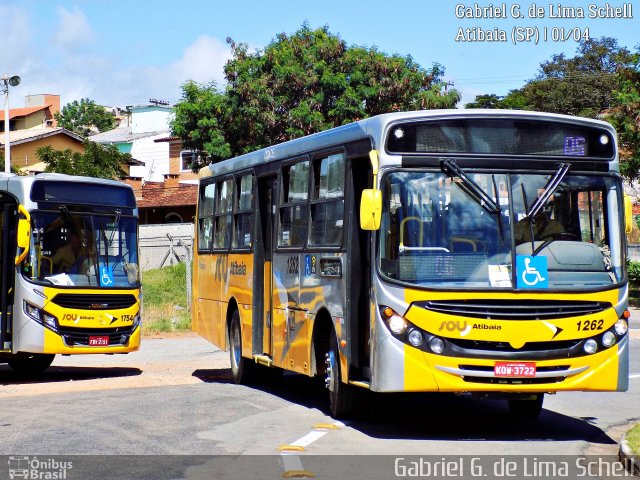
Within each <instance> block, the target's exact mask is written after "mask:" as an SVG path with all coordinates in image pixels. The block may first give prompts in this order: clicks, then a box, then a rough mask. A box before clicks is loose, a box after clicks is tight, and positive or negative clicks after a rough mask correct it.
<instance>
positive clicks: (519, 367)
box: [493, 362, 536, 377]
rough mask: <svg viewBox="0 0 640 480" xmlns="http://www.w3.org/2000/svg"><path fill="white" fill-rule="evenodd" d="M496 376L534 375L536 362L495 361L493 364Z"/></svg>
mask: <svg viewBox="0 0 640 480" xmlns="http://www.w3.org/2000/svg"><path fill="white" fill-rule="evenodd" d="M493 373H494V374H495V376H496V377H535V376H536V364H535V363H533V362H496V364H495V365H494V366H493Z"/></svg>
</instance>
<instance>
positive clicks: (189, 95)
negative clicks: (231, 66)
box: [172, 81, 231, 168]
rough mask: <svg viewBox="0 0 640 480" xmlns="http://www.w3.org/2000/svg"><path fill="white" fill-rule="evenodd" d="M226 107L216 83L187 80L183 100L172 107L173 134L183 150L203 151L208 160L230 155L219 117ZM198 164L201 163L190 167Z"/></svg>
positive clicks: (215, 160)
mask: <svg viewBox="0 0 640 480" xmlns="http://www.w3.org/2000/svg"><path fill="white" fill-rule="evenodd" d="M226 108H227V107H226V103H225V97H224V95H223V94H221V93H220V92H218V90H217V89H216V85H215V83H213V82H212V83H209V84H206V85H198V84H197V83H195V82H192V81H189V82H187V83H185V84H184V85H182V99H181V100H180V102H178V103H177V104H176V106H175V109H174V110H175V117H174V120H173V123H172V130H173V134H174V135H177V136H179V137H180V138H181V140H182V145H183V147H184V148H185V149H187V150H195V151H198V152H202V156H203V157H206V158H207V159H208V160H209V161H211V162H217V161H220V160H222V159H225V158H229V157H230V156H231V148H230V147H229V144H228V143H227V142H226V140H225V135H224V131H223V130H222V128H221V126H220V121H219V120H218V119H219V118H224V116H225V111H226ZM203 160H204V159H203ZM198 166H202V165H200V164H197V165H195V166H193V167H198ZM193 167H192V168H193Z"/></svg>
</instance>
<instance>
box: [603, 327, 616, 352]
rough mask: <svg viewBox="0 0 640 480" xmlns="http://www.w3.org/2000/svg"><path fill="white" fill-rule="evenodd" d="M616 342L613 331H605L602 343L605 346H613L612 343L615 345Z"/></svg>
mask: <svg viewBox="0 0 640 480" xmlns="http://www.w3.org/2000/svg"><path fill="white" fill-rule="evenodd" d="M615 343H616V336H615V334H614V333H613V332H611V331H609V332H604V335H602V345H603V346H604V347H607V348H609V347H611V346H612V345H614V344H615Z"/></svg>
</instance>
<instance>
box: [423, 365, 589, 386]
mask: <svg viewBox="0 0 640 480" xmlns="http://www.w3.org/2000/svg"><path fill="white" fill-rule="evenodd" d="M436 368H437V369H438V370H440V371H442V372H446V373H449V374H451V375H456V376H458V377H460V378H461V379H462V380H464V381H465V382H469V383H484V384H495V385H537V384H544V383H560V382H562V381H564V380H565V379H566V378H567V377H570V376H573V375H577V374H579V373H583V372H585V371H586V370H588V368H589V367H586V366H584V367H577V368H571V367H570V366H569V365H560V366H550V367H545V366H539V367H537V368H536V373H535V377H501V376H497V375H496V374H495V373H494V371H493V370H494V367H493V366H487V365H458V368H452V367H444V366H436Z"/></svg>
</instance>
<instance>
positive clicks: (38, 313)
mask: <svg viewBox="0 0 640 480" xmlns="http://www.w3.org/2000/svg"><path fill="white" fill-rule="evenodd" d="M24 313H25V314H26V315H27V316H28V317H29V318H31V319H33V320H35V321H36V322H38V323H39V324H40V325H44V326H45V327H47V328H50V329H51V330H53V331H57V330H58V319H57V318H56V317H54V316H53V315H51V314H49V313H47V312H45V311H44V310H40V309H39V308H38V307H34V306H33V305H31V304H30V303H27V302H24Z"/></svg>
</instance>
